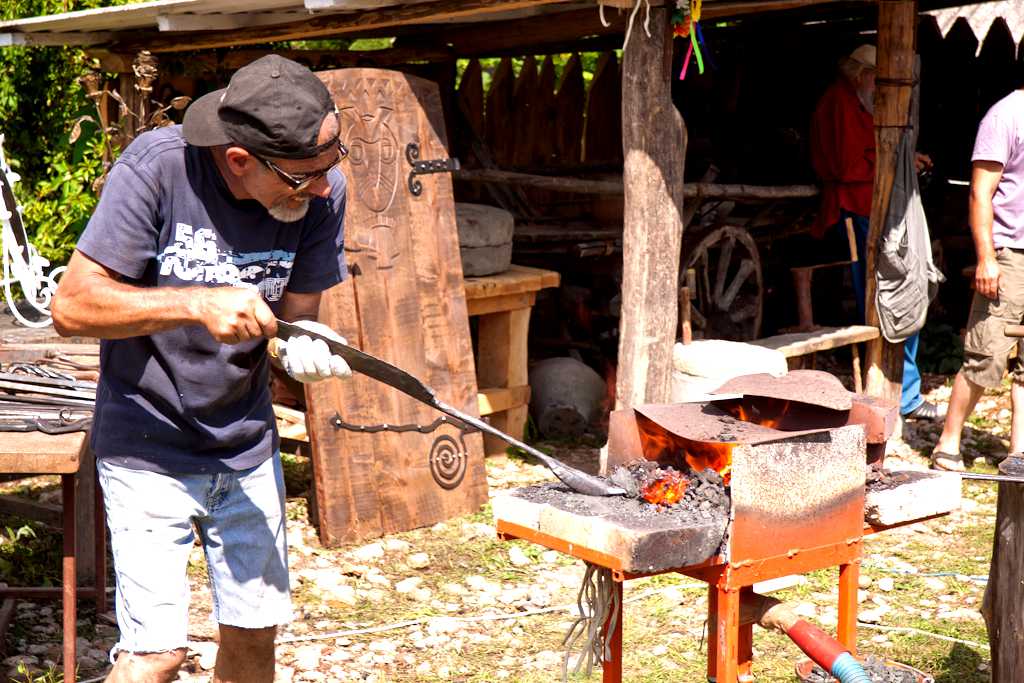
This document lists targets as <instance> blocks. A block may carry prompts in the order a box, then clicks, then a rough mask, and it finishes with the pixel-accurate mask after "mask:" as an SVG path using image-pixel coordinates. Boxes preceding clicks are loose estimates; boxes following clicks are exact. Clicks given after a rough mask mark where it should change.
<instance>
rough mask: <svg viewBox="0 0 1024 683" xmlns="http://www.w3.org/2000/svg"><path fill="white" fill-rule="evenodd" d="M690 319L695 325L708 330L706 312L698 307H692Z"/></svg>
mask: <svg viewBox="0 0 1024 683" xmlns="http://www.w3.org/2000/svg"><path fill="white" fill-rule="evenodd" d="M690 320H691V321H692V322H693V326H694V327H699V328H700V329H702V330H706V329H707V328H708V319H707V318H705V317H704V314H703V313H701V312H700V311H699V310H697V309H696V308H691V309H690Z"/></svg>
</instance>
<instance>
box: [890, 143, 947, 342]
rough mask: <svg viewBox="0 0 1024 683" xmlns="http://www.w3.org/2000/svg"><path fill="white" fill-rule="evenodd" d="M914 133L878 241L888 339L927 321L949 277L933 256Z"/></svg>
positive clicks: (901, 157) (900, 160)
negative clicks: (919, 176)
mask: <svg viewBox="0 0 1024 683" xmlns="http://www.w3.org/2000/svg"><path fill="white" fill-rule="evenodd" d="M913 140H914V135H913V133H912V132H911V131H910V130H909V129H908V130H907V131H905V132H904V133H903V137H902V138H901V139H900V145H899V149H898V150H897V156H896V176H895V178H894V179H893V187H892V195H891V196H890V197H889V211H888V213H887V215H886V218H885V226H884V227H883V230H882V235H881V242H880V243H879V245H878V256H877V259H876V264H877V266H876V272H875V282H876V284H877V285H878V289H877V293H876V295H875V303H876V305H877V307H878V320H879V326H880V327H881V330H882V336H884V337H885V338H886V340H888V341H890V342H893V343H896V342H901V341H903V340H904V339H906V338H907V337H909V336H910V335H912V334H914V333H915V332H917V331H919V330H920V329H921V328H922V327H924V322H925V318H926V317H927V315H928V304H929V303H931V300H932V299H933V298H934V297H935V294H936V292H937V291H938V289H939V283H940V282H944V281H945V280H946V278H945V276H943V274H942V273H940V272H939V270H938V269H937V268H936V267H935V264H934V263H933V262H932V243H931V237H930V236H929V234H928V221H927V219H926V218H925V215H924V207H923V206H922V204H921V193H920V189H919V188H918V185H917V173H916V172H915V170H914V146H913Z"/></svg>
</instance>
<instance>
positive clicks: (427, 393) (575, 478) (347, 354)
mask: <svg viewBox="0 0 1024 683" xmlns="http://www.w3.org/2000/svg"><path fill="white" fill-rule="evenodd" d="M300 335H307V336H309V337H311V338H313V339H320V340H321V341H323V342H324V343H325V344H327V348H328V349H330V351H331V353H333V354H337V355H339V356H341V357H342V358H344V359H345V362H346V363H348V365H349V367H350V368H352V369H353V370H355V371H356V372H359V373H362V374H364V375H366V376H367V377H372V378H373V379H375V380H377V381H378V382H383V383H384V384H387V385H388V386H389V387H394V388H395V389H398V390H399V391H401V392H402V393H404V394H406V395H407V396H411V397H412V398H414V399H416V400H417V401H420V402H421V403H425V404H427V405H428V406H430V407H432V408H434V409H436V410H439V411H441V412H442V413H444V414H445V415H448V416H450V417H453V418H455V419H456V420H458V421H459V422H461V423H462V424H464V425H467V426H469V427H472V428H474V429H478V430H480V431H481V432H484V433H487V434H490V435H491V436H495V437H497V438H499V439H501V440H502V441H504V442H505V443H507V444H509V445H511V446H515V447H516V448H520V449H522V450H524V451H526V452H527V453H529V454H530V455H532V456H533V457H535V458H537V459H538V460H540V461H541V462H542V463H543V464H544V466H545V467H547V468H548V469H549V470H551V473H552V474H554V475H555V476H556V477H558V478H559V479H560V480H561V481H562V483H563V484H565V485H566V486H568V487H569V488H571V489H573V490H574V491H577V492H579V493H582V494H585V495H588V496H620V495H624V494H625V493H626V491H625V490H624V489H621V488H619V487H618V486H615V485H613V484H611V483H609V482H608V481H606V480H605V479H602V478H601V477H596V476H594V475H592V474H587V473H586V472H581V471H579V470H577V469H575V468H573V467H569V466H568V465H566V464H565V463H562V462H560V461H558V460H555V459H554V458H552V457H551V456H550V455H548V454H546V453H543V452H541V451H539V450H537V449H536V448H534V447H533V446H529V445H527V444H525V443H523V442H522V441H520V440H518V439H516V438H514V437H511V436H509V435H508V434H506V433H505V432H503V431H501V430H500V429H496V428H494V427H492V426H491V425H489V424H487V423H486V422H484V421H483V420H481V419H480V418H477V417H473V416H472V415H467V414H466V413H464V412H462V411H461V410H458V409H456V408H453V407H451V406H450V405H448V404H447V403H445V402H444V401H442V400H440V399H439V398H437V395H436V394H434V391H433V389H431V388H430V387H428V386H427V385H426V384H424V383H423V382H421V381H420V380H418V379H416V378H415V377H413V376H412V375H410V374H409V373H408V372H406V371H405V370H402V369H401V368H397V367H395V366H394V365H391V364H390V363H388V362H386V361H383V360H381V359H380V358H376V357H375V356H371V355H370V354H368V353H365V352H363V351H360V350H358V349H354V348H352V347H351V346H349V345H347V344H342V343H341V342H339V341H337V340H335V339H330V338H329V337H325V336H323V335H320V334H316V333H315V332H310V331H309V330H307V329H305V328H302V327H299V326H298V325H293V324H292V323H288V322H285V321H283V320H278V321H277V337H278V339H272V340H270V347H269V352H270V354H271V355H272V356H274V357H275V358H276V357H280V352H279V343H280V341H279V340H287V339H289V338H291V337H297V336H300Z"/></svg>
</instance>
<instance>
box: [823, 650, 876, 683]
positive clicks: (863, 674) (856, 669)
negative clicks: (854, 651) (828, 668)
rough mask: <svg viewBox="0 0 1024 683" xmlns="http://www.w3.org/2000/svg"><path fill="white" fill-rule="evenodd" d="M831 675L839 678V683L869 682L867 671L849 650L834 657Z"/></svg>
mask: <svg viewBox="0 0 1024 683" xmlns="http://www.w3.org/2000/svg"><path fill="white" fill-rule="evenodd" d="M832 675H833V676H835V677H836V678H838V679H839V683H871V678H869V677H868V672H867V671H865V670H864V667H862V666H861V665H860V663H859V662H858V661H857V660H856V659H854V658H853V655H851V654H850V653H849V652H844V653H843V654H841V655H839V656H838V657H836V661H834V662H833V663H832Z"/></svg>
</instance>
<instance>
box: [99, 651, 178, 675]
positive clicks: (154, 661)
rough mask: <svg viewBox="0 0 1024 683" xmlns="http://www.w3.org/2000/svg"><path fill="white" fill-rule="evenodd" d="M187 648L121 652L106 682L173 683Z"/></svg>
mask: <svg viewBox="0 0 1024 683" xmlns="http://www.w3.org/2000/svg"><path fill="white" fill-rule="evenodd" d="M185 655H186V650H184V649H178V650H171V651H169V652H152V653H147V654H135V653H131V652H120V653H118V655H117V662H116V663H115V664H114V668H113V669H111V671H110V673H109V674H107V677H106V678H105V679H104V683H171V681H176V680H178V670H179V669H180V668H181V665H182V664H184V663H185Z"/></svg>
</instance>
